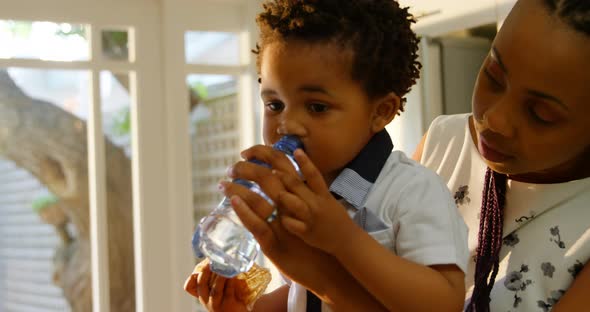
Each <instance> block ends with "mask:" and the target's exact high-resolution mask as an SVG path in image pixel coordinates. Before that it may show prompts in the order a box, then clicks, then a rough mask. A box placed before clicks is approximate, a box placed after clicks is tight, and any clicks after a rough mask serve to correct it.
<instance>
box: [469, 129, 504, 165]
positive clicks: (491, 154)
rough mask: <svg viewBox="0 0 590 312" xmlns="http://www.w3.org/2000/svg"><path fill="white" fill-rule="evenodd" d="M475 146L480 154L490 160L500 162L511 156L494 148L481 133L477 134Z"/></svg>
mask: <svg viewBox="0 0 590 312" xmlns="http://www.w3.org/2000/svg"><path fill="white" fill-rule="evenodd" d="M477 147H478V149H479V153H480V154H481V156H483V157H484V158H485V159H487V160H489V161H491V162H495V163H501V162H504V161H506V160H508V159H510V158H512V156H510V155H507V154H504V153H502V152H500V151H498V150H496V148H495V147H492V146H490V145H489V143H487V142H486V139H485V138H484V137H483V136H481V135H480V136H479V140H478V142H477Z"/></svg>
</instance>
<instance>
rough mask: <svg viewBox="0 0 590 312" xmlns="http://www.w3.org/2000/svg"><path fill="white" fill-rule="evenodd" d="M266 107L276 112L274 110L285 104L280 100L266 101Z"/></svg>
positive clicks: (281, 107)
mask: <svg viewBox="0 0 590 312" xmlns="http://www.w3.org/2000/svg"><path fill="white" fill-rule="evenodd" d="M266 107H267V108H268V109H269V110H271V111H273V112H276V111H280V110H282V109H283V108H284V107H285V104H283V103H281V102H268V103H266Z"/></svg>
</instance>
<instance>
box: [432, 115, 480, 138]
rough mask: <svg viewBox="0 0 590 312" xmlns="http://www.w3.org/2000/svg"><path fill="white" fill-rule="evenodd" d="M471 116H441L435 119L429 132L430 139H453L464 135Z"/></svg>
mask: <svg viewBox="0 0 590 312" xmlns="http://www.w3.org/2000/svg"><path fill="white" fill-rule="evenodd" d="M470 116H471V114H470V113H469V114H456V115H440V116H437V117H436V118H434V120H433V121H432V123H431V124H430V127H429V128H428V132H427V134H428V135H427V139H428V138H429V137H430V138H432V137H435V136H436V137H452V136H457V135H464V134H465V130H466V129H467V125H468V122H469V117H470Z"/></svg>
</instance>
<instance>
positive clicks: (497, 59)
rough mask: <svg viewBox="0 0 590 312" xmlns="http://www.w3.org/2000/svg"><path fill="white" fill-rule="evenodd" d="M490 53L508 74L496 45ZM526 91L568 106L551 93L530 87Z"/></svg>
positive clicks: (567, 108) (562, 105)
mask: <svg viewBox="0 0 590 312" xmlns="http://www.w3.org/2000/svg"><path fill="white" fill-rule="evenodd" d="M491 55H492V58H493V59H494V60H496V61H497V62H498V65H500V68H501V69H502V71H504V73H506V74H508V69H507V68H506V65H504V62H502V57H501V56H500V53H499V52H498V50H496V47H492V52H491ZM527 93H528V94H530V95H532V96H535V97H539V98H542V99H545V100H549V101H552V102H555V103H557V104H559V105H560V106H561V107H563V108H565V109H566V110H569V107H567V105H565V104H564V103H563V102H562V101H561V100H559V99H558V98H556V97H554V96H552V95H549V94H546V93H543V92H541V91H537V90H532V89H527Z"/></svg>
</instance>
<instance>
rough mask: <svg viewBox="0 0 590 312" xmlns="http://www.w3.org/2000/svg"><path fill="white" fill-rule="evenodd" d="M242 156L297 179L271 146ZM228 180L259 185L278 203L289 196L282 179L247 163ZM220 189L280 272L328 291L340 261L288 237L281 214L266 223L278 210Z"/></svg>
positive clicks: (240, 190)
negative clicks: (329, 275) (332, 270)
mask: <svg viewBox="0 0 590 312" xmlns="http://www.w3.org/2000/svg"><path fill="white" fill-rule="evenodd" d="M242 156H244V158H246V159H252V158H256V159H258V160H261V161H263V162H266V163H269V164H271V166H272V167H273V168H276V170H281V171H282V172H287V173H288V174H291V175H293V176H295V177H297V176H298V175H297V173H296V171H295V169H294V168H293V165H292V164H291V162H290V161H289V160H288V159H287V157H286V156H285V155H284V154H283V153H282V152H279V151H276V150H273V149H272V148H271V147H269V146H263V145H257V146H254V147H252V148H250V149H247V150H246V151H244V152H243V153H242ZM229 176H230V177H231V178H241V179H245V180H249V181H253V182H256V183H257V184H258V185H260V187H261V188H262V189H263V190H264V192H265V194H267V195H268V196H269V197H270V198H271V199H272V200H273V201H275V202H277V200H278V199H279V198H278V197H279V194H281V193H283V192H286V190H285V188H284V186H283V184H282V182H281V179H280V178H279V176H278V175H277V174H274V173H273V170H271V169H268V168H265V167H263V166H260V165H256V164H253V163H250V162H247V161H242V162H238V163H237V164H235V165H234V166H233V167H232V169H231V170H230V172H229ZM221 188H222V189H223V191H224V194H225V195H226V196H228V197H230V198H231V203H232V206H233V207H234V210H235V212H236V213H237V215H238V216H239V218H240V219H241V221H242V223H243V224H244V226H245V227H246V228H247V229H248V230H249V231H250V232H251V233H252V234H253V235H254V237H255V238H256V240H257V241H258V243H259V244H260V248H261V249H262V251H263V252H264V254H265V255H266V256H267V257H268V258H269V259H270V260H272V261H273V263H274V264H275V265H276V266H277V268H278V269H279V270H280V271H281V272H282V273H283V274H284V275H286V276H287V277H289V278H290V279H292V280H293V281H295V282H298V283H300V284H302V285H304V286H306V287H307V288H310V289H315V290H317V292H321V291H320V289H322V288H324V287H325V283H324V282H328V281H327V280H326V279H325V277H326V275H325V274H327V273H329V272H327V268H331V267H335V266H334V263H336V261H337V260H336V259H335V258H334V257H332V256H330V255H328V254H327V253H325V252H322V251H321V250H319V249H317V248H314V247H312V246H310V245H308V244H306V243H305V242H304V241H302V240H301V239H300V238H298V237H296V236H295V235H293V234H291V233H289V232H288V231H287V230H286V229H285V228H284V227H283V226H282V223H281V222H279V220H281V218H283V215H281V211H279V217H278V220H275V221H272V222H270V223H269V222H267V221H266V219H267V218H268V216H269V215H270V214H271V213H272V212H273V210H274V209H275V208H274V207H272V206H271V205H270V204H269V203H268V202H267V201H265V200H264V199H263V198H262V197H260V196H259V195H257V194H255V193H253V192H252V191H250V190H248V189H246V188H245V187H243V186H242V185H238V184H235V183H230V182H222V183H221ZM328 283H329V282H328Z"/></svg>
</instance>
